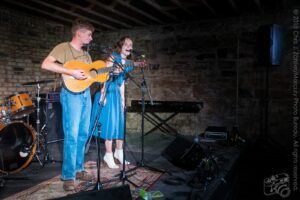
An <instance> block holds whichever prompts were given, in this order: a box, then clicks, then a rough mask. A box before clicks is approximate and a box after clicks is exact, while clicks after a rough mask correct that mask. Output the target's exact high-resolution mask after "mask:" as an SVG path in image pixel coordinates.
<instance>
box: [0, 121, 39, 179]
mask: <svg viewBox="0 0 300 200" xmlns="http://www.w3.org/2000/svg"><path fill="white" fill-rule="evenodd" d="M35 137H36V132H35V131H34V129H33V128H32V127H30V126H29V125H27V124H25V123H23V122H10V123H9V124H0V172H6V173H9V174H14V173H17V172H19V171H21V170H22V169H24V168H25V167H27V166H28V165H29V163H30V162H31V161H32V158H33V156H34V153H35V151H36V144H34V141H35Z"/></svg>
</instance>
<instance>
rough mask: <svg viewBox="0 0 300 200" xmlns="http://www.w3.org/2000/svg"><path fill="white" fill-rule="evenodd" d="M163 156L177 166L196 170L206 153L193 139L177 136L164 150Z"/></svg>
mask: <svg viewBox="0 0 300 200" xmlns="http://www.w3.org/2000/svg"><path fill="white" fill-rule="evenodd" d="M162 156H163V157H165V158H166V159H167V160H168V161H170V162H171V163H172V164H174V165H175V166H177V167H180V168H183V169H186V170H194V169H195V168H196V167H197V166H198V165H199V163H200V162H201V160H202V159H203V158H204V157H205V153H204V151H203V149H202V148H201V147H200V145H199V144H198V143H195V142H194V141H193V140H192V139H189V138H187V137H184V136H177V137H176V138H175V139H174V140H173V141H172V142H171V144H170V145H169V146H168V147H167V148H166V149H165V150H164V151H163V152H162Z"/></svg>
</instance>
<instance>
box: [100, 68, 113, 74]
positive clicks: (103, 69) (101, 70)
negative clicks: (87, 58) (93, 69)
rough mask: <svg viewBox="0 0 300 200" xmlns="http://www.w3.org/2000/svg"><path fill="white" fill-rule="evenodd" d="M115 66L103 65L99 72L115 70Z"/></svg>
mask: <svg viewBox="0 0 300 200" xmlns="http://www.w3.org/2000/svg"><path fill="white" fill-rule="evenodd" d="M114 68H115V67H114V66H111V67H103V68H100V69H98V70H97V72H98V74H103V73H108V72H112V71H114Z"/></svg>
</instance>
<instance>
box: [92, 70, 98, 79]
mask: <svg viewBox="0 0 300 200" xmlns="http://www.w3.org/2000/svg"><path fill="white" fill-rule="evenodd" d="M97 75H98V73H97V70H96V69H91V70H90V76H91V77H92V78H94V77H96V76H97Z"/></svg>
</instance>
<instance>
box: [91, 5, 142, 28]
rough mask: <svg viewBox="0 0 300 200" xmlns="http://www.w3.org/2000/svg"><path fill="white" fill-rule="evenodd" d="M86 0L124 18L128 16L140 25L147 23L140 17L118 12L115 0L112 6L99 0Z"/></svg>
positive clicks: (128, 18)
mask: <svg viewBox="0 0 300 200" xmlns="http://www.w3.org/2000/svg"><path fill="white" fill-rule="evenodd" d="M86 1H88V2H90V3H94V4H95V5H97V6H99V7H101V8H103V9H105V10H107V11H109V12H111V13H113V14H116V15H119V16H121V17H123V18H126V19H127V20H130V21H133V22H135V23H136V24H138V25H143V26H145V25H146V23H144V22H142V21H141V20H139V19H135V18H133V17H131V16H128V15H125V14H123V13H120V12H117V11H116V10H114V8H113V7H114V4H116V2H115V1H113V2H112V3H113V5H110V6H107V5H105V4H103V3H101V2H99V1H97V0H86Z"/></svg>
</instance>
